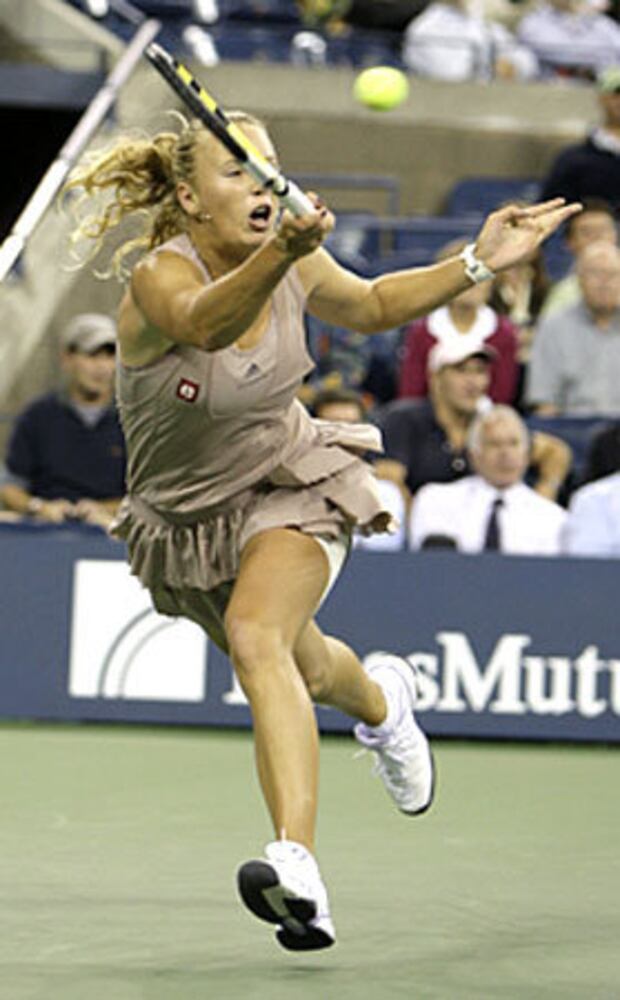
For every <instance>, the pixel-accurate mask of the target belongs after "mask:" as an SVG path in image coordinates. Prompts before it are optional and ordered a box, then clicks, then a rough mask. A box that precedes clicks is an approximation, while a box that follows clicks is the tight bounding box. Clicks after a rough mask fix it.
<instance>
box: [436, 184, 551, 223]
mask: <svg viewBox="0 0 620 1000" xmlns="http://www.w3.org/2000/svg"><path fill="white" fill-rule="evenodd" d="M539 188H540V181H538V180H537V179H536V178H535V177H495V176H492V177H484V176H479V177H465V178H463V180H460V181H458V182H457V183H456V184H455V185H454V187H453V188H452V190H451V191H450V193H449V195H448V197H447V200H446V206H445V214H446V215H468V214H470V213H472V212H481V213H483V214H484V215H487V213H488V212H492V211H493V209H494V208H497V207H498V206H499V205H501V204H503V203H504V202H507V201H536V198H537V197H538V191H539Z"/></svg>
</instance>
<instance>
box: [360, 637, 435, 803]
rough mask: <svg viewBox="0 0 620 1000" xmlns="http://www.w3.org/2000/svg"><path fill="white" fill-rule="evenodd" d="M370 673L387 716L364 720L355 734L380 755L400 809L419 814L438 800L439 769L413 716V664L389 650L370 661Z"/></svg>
mask: <svg viewBox="0 0 620 1000" xmlns="http://www.w3.org/2000/svg"><path fill="white" fill-rule="evenodd" d="M366 672H367V674H368V676H369V677H370V678H371V679H372V680H373V681H375V683H376V684H379V685H380V687H381V688H382V689H383V693H384V695H385V699H386V701H387V703H388V717H387V719H386V721H385V722H384V723H382V725H380V726H374V727H373V726H367V725H365V724H364V723H363V722H359V723H358V724H357V725H356V726H355V730H354V732H355V737H356V739H357V740H358V741H359V742H360V743H361V744H362V746H364V747H367V748H368V749H370V750H372V751H373V753H374V754H375V758H376V768H377V772H378V774H379V776H380V777H381V779H382V781H383V784H384V785H385V788H386V790H387V792H388V794H389V795H390V796H391V797H392V799H393V800H394V802H395V803H396V805H397V806H398V808H399V809H400V810H401V812H404V813H407V814H408V815H410V816H417V815H419V814H420V813H423V812H426V810H427V809H428V808H429V806H430V805H431V803H432V801H433V794H434V786H435V769H434V762H433V755H432V753H431V749H430V747H429V744H428V740H427V738H426V736H425V735H424V733H423V732H422V730H421V729H420V727H419V726H418V724H417V722H416V721H415V717H414V715H413V706H414V704H415V700H416V687H415V675H414V671H413V667H411V666H410V664H409V663H407V661H406V660H402V659H400V657H397V656H392V655H391V654H389V653H385V654H381V656H377V657H376V659H374V660H373V661H372V662H371V663H370V664H368V665H367V666H366Z"/></svg>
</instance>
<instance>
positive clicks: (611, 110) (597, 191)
mask: <svg viewBox="0 0 620 1000" xmlns="http://www.w3.org/2000/svg"><path fill="white" fill-rule="evenodd" d="M597 86H598V91H599V105H600V108H601V111H602V113H603V122H602V124H601V125H600V126H599V127H598V128H596V129H594V131H593V132H591V133H590V135H589V136H588V137H587V139H585V140H584V141H583V142H581V143H579V145H576V146H568V147H567V148H566V149H565V150H563V151H562V152H561V153H560V155H559V156H558V157H557V158H556V159H555V161H554V162H553V164H552V166H551V170H550V172H549V174H548V176H547V177H546V178H545V180H544V181H543V183H542V189H541V194H540V197H541V200H542V201H545V200H546V199H547V198H556V197H558V196H561V197H563V198H566V199H567V200H568V201H574V200H575V201H583V200H584V199H585V198H589V197H596V198H603V199H604V200H605V201H607V202H609V204H610V205H612V207H613V208H614V209H615V211H616V212H618V211H619V210H620V66H616V67H611V68H609V69H607V70H604V71H603V72H602V73H601V74H600V75H599V77H598V82H597Z"/></svg>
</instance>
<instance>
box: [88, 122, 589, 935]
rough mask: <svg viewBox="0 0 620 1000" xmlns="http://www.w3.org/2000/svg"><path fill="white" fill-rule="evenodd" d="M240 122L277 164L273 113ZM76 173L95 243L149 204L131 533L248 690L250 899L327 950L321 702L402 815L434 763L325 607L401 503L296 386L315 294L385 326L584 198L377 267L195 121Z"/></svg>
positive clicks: (259, 912)
mask: <svg viewBox="0 0 620 1000" xmlns="http://www.w3.org/2000/svg"><path fill="white" fill-rule="evenodd" d="M232 117H233V119H234V121H235V122H236V123H237V124H238V125H239V126H240V127H241V128H242V129H243V130H244V132H245V133H246V134H247V136H248V137H249V138H250V139H251V141H252V142H253V143H254V144H255V146H257V147H258V148H259V150H260V151H261V152H262V154H263V155H264V156H265V157H267V158H268V159H269V160H270V161H272V162H274V164H275V163H276V153H275V151H274V148H273V146H272V143H271V141H270V139H269V136H268V134H267V132H266V130H265V127H264V126H263V125H262V123H261V122H259V121H258V120H256V119H254V118H252V117H250V116H248V115H245V114H242V113H236V114H234V115H233V116H232ZM70 186H71V187H73V188H81V189H82V190H83V192H84V194H85V197H86V198H87V199H89V198H90V196H91V195H96V194H97V193H101V192H103V193H104V194H105V193H107V194H108V201H107V204H106V205H105V207H101V208H99V207H97V204H96V203H95V204H94V205H93V207H92V209H90V208H89V212H90V215H89V216H88V217H86V218H85V219H84V220H83V223H82V225H81V230H79V231H81V233H82V234H83V235H84V234H85V235H87V236H90V237H94V238H95V241H96V245H97V246H99V245H100V244H101V243H102V242H103V241H104V240H105V238H106V236H107V235H108V234H109V232H110V231H111V230H113V229H114V227H115V226H116V225H117V224H118V223H119V222H121V221H123V220H124V219H125V217H127V216H130V215H135V216H136V218H137V221H138V222H139V221H140V220H141V219H142V220H144V231H143V234H142V236H140V237H139V238H135V237H134V238H133V239H131V240H128V241H127V242H125V243H123V244H122V245H121V246H120V249H118V250H117V252H116V263H117V265H118V267H119V269H122V265H123V261H124V260H125V258H126V256H127V254H130V253H132V252H134V251H135V250H136V249H144V250H145V251H146V252H145V253H144V254H143V256H142V257H141V259H139V261H138V263H137V264H135V266H133V269H132V270H131V273H130V277H129V283H128V287H127V290H126V292H125V295H124V297H123V299H122V302H121V305H120V313H119V324H118V329H119V341H120V366H119V371H118V399H119V406H120V412H121V418H122V423H123V428H124V433H125V436H126V440H127V448H128V495H127V497H126V499H125V500H124V502H123V505H122V508H121V511H120V514H119V516H118V518H117V522H116V527H115V529H114V530H115V533H116V534H117V535H118V536H119V537H120V538H123V539H125V540H126V542H127V545H128V550H129V556H130V561H131V568H132V571H133V572H134V573H135V574H136V575H137V576H138V577H139V578H140V580H141V581H142V582H143V583H144V585H145V586H146V587H148V588H149V590H150V592H151V594H152V597H153V601H154V604H155V607H156V608H157V609H158V610H159V611H161V612H163V613H164V614H169V615H183V616H186V617H188V618H190V619H193V620H194V621H195V622H198V623H199V625H201V626H202V627H203V628H204V629H205V630H206V632H207V633H208V634H209V636H210V637H211V639H212V640H213V641H214V642H216V643H218V645H219V646H220V647H221V648H222V649H224V650H226V651H227V652H228V654H229V655H230V658H231V661H232V663H233V665H234V669H235V671H236V673H237V676H238V678H239V681H240V683H241V685H242V687H243V690H244V692H245V694H246V696H247V698H248V701H249V704H250V707H251V711H252V716H253V724H254V737H255V747H256V764H257V769H258V775H259V779H260V784H261V787H262V791H263V794H264V798H265V801H266V804H267V808H268V810H269V813H270V815H271V821H272V823H273V829H274V840H273V842H272V843H270V844H268V845H267V847H266V849H265V856H264V858H260V859H256V860H253V861H248V862H246V863H245V864H243V865H242V866H241V868H240V870H239V873H238V884H239V890H240V894H241V897H242V899H243V901H244V903H245V904H246V906H247V907H248V908H249V909H250V910H251V911H252V912H253V913H254V914H255V915H256V916H258V917H259V918H261V919H263V920H266V921H268V922H269V923H271V924H275V925H276V935H277V938H278V940H279V942H280V944H281V945H282V946H283V947H285V948H289V949H292V950H309V949H316V948H324V947H328V946H329V945H331V944H333V942H334V940H335V932H334V925H333V923H332V919H331V916H330V911H329V904H328V898H327V893H326V890H325V887H324V884H323V882H322V880H321V876H320V873H319V868H318V865H317V862H316V860H315V857H314V837H315V822H316V812H317V781H318V734H317V726H316V721H315V715H314V712H313V705H312V703H313V701H316V702H320V703H322V704H325V705H333V706H334V707H336V708H339V709H341V710H342V711H343V712H346V713H348V714H349V715H351V716H353V717H354V718H356V719H358V720H359V722H358V724H357V726H356V727H355V733H356V736H357V739H358V740H359V741H360V742H361V743H362V744H363V745H364V746H366V747H369V748H371V749H372V750H373V751H374V753H375V754H376V757H377V762H378V767H379V773H380V774H381V776H382V778H383V781H384V784H385V786H386V788H387V790H388V792H389V793H390V795H391V797H392V798H393V800H394V801H395V803H396V805H397V806H398V807H399V808H400V809H401V810H402V811H403V812H405V813H410V814H417V813H421V812H423V811H424V810H425V809H427V808H428V807H429V805H430V804H431V800H432V796H433V762H432V757H431V752H430V749H429V746H428V742H427V740H426V737H425V736H424V734H423V732H422V730H421V729H420V728H419V726H418V725H417V723H416V721H415V718H414V715H413V706H414V701H415V683H414V677H413V675H412V672H411V670H410V668H409V667H408V666H407V664H406V663H404V662H401V661H400V660H399V659H398V658H396V657H389V656H385V657H379V658H376V659H375V660H374V661H373V663H372V664H371V665H370V666H369V667H368V669H367V670H364V668H363V667H362V665H361V663H360V661H359V660H358V659H357V657H356V656H355V654H354V653H353V652H352V651H351V650H350V649H349V648H348V647H347V646H345V645H344V644H343V643H342V642H340V641H339V640H337V639H335V638H331V637H328V636H325V635H323V634H322V633H321V631H320V630H319V628H318V627H317V625H316V624H315V622H314V615H315V613H316V611H317V609H318V607H319V605H320V604H321V601H322V599H323V598H324V596H325V594H326V592H327V590H328V589H329V587H330V585H331V584H332V582H333V581H334V579H335V577H336V576H337V574H338V572H339V571H340V569H341V567H342V564H343V562H344V560H345V557H346V554H347V551H348V548H349V542H350V538H351V533H352V531H361V532H366V533H371V532H380V531H384V530H389V527H390V515H389V513H388V512H387V511H386V510H384V509H383V508H382V506H381V502H380V500H379V498H378V495H377V492H376V489H375V486H374V481H373V476H372V472H371V469H370V467H369V466H368V465H367V464H366V463H364V462H363V461H362V460H361V459H360V458H359V457H358V452H360V451H365V450H368V449H375V450H380V448H381V445H380V440H379V439H378V434H377V432H376V431H374V429H372V428H368V427H366V426H355V425H340V424H330V423H325V422H322V421H318V422H317V421H313V420H312V419H311V418H310V417H309V416H308V414H307V413H306V411H305V410H304V409H303V407H302V406H301V404H300V403H299V402H298V401H297V399H296V392H297V389H298V387H299V385H300V383H301V381H302V379H303V378H304V376H305V375H306V374H307V372H308V371H309V370H310V369H311V367H312V364H311V360H310V358H309V356H308V354H307V352H306V347H305V343H304V331H303V314H304V310H308V311H309V312H310V313H312V314H313V315H315V316H318V317H319V318H320V319H323V320H325V321H326V322H329V323H334V324H336V325H338V326H347V327H350V328H352V329H354V330H357V331H361V332H362V333H368V334H370V333H375V332H377V331H381V330H383V329H387V328H393V327H395V326H399V325H400V324H403V323H407V322H410V321H411V320H413V319H414V318H415V317H417V316H419V315H422V314H426V313H428V312H429V311H430V310H431V309H434V308H436V307H437V306H439V305H440V304H441V303H443V302H445V301H446V300H448V299H449V298H450V297H451V296H453V295H455V294H457V293H458V292H461V291H462V290H463V289H465V288H467V287H468V286H469V285H470V284H471V282H472V281H479V280H484V279H486V278H489V277H491V275H492V272H496V271H499V270H501V269H502V268H505V267H509V266H510V265H512V264H514V263H515V262H516V261H518V260H520V259H521V258H523V257H525V256H526V255H527V254H529V253H530V252H531V251H532V250H533V249H534V248H535V247H536V246H537V245H538V244H539V243H540V242H541V241H542V240H544V239H545V237H547V236H549V234H550V233H552V232H553V231H554V230H555V229H556V228H557V227H558V226H559V225H560V224H561V223H562V222H563V220H565V219H567V218H568V217H569V216H571V215H572V214H573V213H575V212H577V211H579V206H578V205H569V206H565V205H564V203H563V201H562V200H557V199H556V200H554V201H551V202H547V203H546V204H541V205H537V206H533V207H530V208H523V207H519V208H517V207H507V208H503V209H501V210H500V211H498V212H495V213H493V214H492V215H490V216H489V218H488V219H487V221H486V222H485V224H484V226H483V227H482V229H481V232H480V235H479V237H478V239H477V241H476V243H475V245H472V246H471V247H469V248H468V249H467V251H466V252H465V254H464V255H461V256H460V257H454V258H452V259H450V260H446V261H443V262H442V263H440V264H438V265H436V266H433V267H429V268H424V269H419V270H410V271H403V272H399V273H395V274H387V275H384V276H382V277H380V278H378V279H376V280H374V281H366V280H362V279H361V278H359V277H357V276H356V275H354V274H352V273H349V272H348V271H346V270H344V269H343V268H342V267H340V266H339V265H338V264H337V263H336V262H335V261H334V260H333V259H332V257H331V256H330V254H329V253H328V252H327V251H326V250H325V249H324V248H323V247H322V246H321V244H322V243H323V241H324V240H325V238H326V236H327V235H328V233H329V232H330V230H331V229H332V227H333V225H334V219H333V216H332V215H331V214H330V212H329V211H328V210H327V208H325V207H324V206H323V205H322V203H321V202H320V201H319V199H318V198H316V197H314V196H312V203H313V204H314V206H315V207H314V210H313V211H311V212H308V213H307V214H305V215H302V216H301V217H293V216H292V215H291V214H289V212H286V211H285V212H283V213H280V212H279V211H278V207H277V204H276V203H275V199H274V198H273V196H272V195H270V194H269V193H268V192H266V191H265V190H264V189H263V188H261V187H260V186H259V185H258V184H257V183H256V182H255V181H253V180H252V179H251V178H250V177H249V176H248V175H247V174H246V173H244V172H243V170H242V169H241V167H240V166H239V164H238V162H237V161H236V160H235V159H234V158H233V157H232V156H231V154H230V152H228V151H227V150H226V149H225V148H224V147H223V146H222V145H221V144H220V143H219V142H218V141H217V139H215V138H214V137H213V135H211V134H210V133H208V132H207V131H206V130H205V129H204V128H203V127H202V126H200V125H199V124H198V123H195V122H194V123H191V124H184V125H183V126H182V127H181V129H180V131H179V132H178V134H177V133H174V132H169V133H168V132H166V133H160V134H157V135H156V136H155V137H154V138H153V139H152V140H140V141H138V140H136V139H135V138H132V139H129V138H127V139H124V140H121V141H120V142H118V143H117V144H116V145H114V146H113V147H111V148H109V149H107V150H105V151H103V152H100V153H99V154H97V155H96V156H95V157H94V159H92V160H91V161H89V162H87V163H86V164H85V165H83V166H81V167H80V168H78V171H77V173H76V174H75V175H74V177H73V178H72V180H71V182H70ZM89 204H90V203H89ZM377 612H378V613H380V612H379V609H377Z"/></svg>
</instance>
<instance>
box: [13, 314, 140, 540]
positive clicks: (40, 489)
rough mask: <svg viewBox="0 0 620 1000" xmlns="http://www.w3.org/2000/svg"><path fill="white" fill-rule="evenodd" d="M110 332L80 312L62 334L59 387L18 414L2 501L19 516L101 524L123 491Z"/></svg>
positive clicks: (100, 318)
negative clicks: (61, 376)
mask: <svg viewBox="0 0 620 1000" xmlns="http://www.w3.org/2000/svg"><path fill="white" fill-rule="evenodd" d="M115 354H116V328H115V325H114V323H113V321H112V320H111V319H110V318H109V317H108V316H105V315H102V314H100V313H82V314H80V315H78V316H76V317H74V319H73V320H71V322H70V323H69V324H68V325H67V327H66V328H65V330H64V331H63V334H62V337H61V365H62V370H63V375H64V384H63V387H62V389H61V390H60V391H58V392H51V393H48V394H47V395H45V396H42V397H41V398H39V399H36V400H34V401H33V402H32V403H30V405H29V406H27V407H26V409H25V410H24V411H23V412H22V413H21V414H20V415H19V416H18V417H17V419H16V421H15V424H14V427H13V431H12V434H11V437H10V440H9V445H8V450H7V456H6V463H5V467H4V469H3V470H2V474H1V478H0V500H1V501H2V503H3V504H4V507H5V508H6V509H7V510H9V511H13V512H15V513H17V514H21V515H25V516H30V517H35V518H36V519H37V520H41V521H47V522H50V523H54V524H60V523H63V522H65V521H68V520H73V521H76V520H78V521H83V522H86V523H88V524H96V525H99V526H101V527H107V525H108V524H109V522H110V521H111V519H112V516H113V514H114V512H115V510H116V507H117V506H118V503H119V502H120V499H121V497H122V495H123V493H124V479H125V446H124V441H123V435H122V431H121V428H120V424H119V420H118V417H117V414H116V409H115V407H114V403H113V382H114V367H115Z"/></svg>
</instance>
